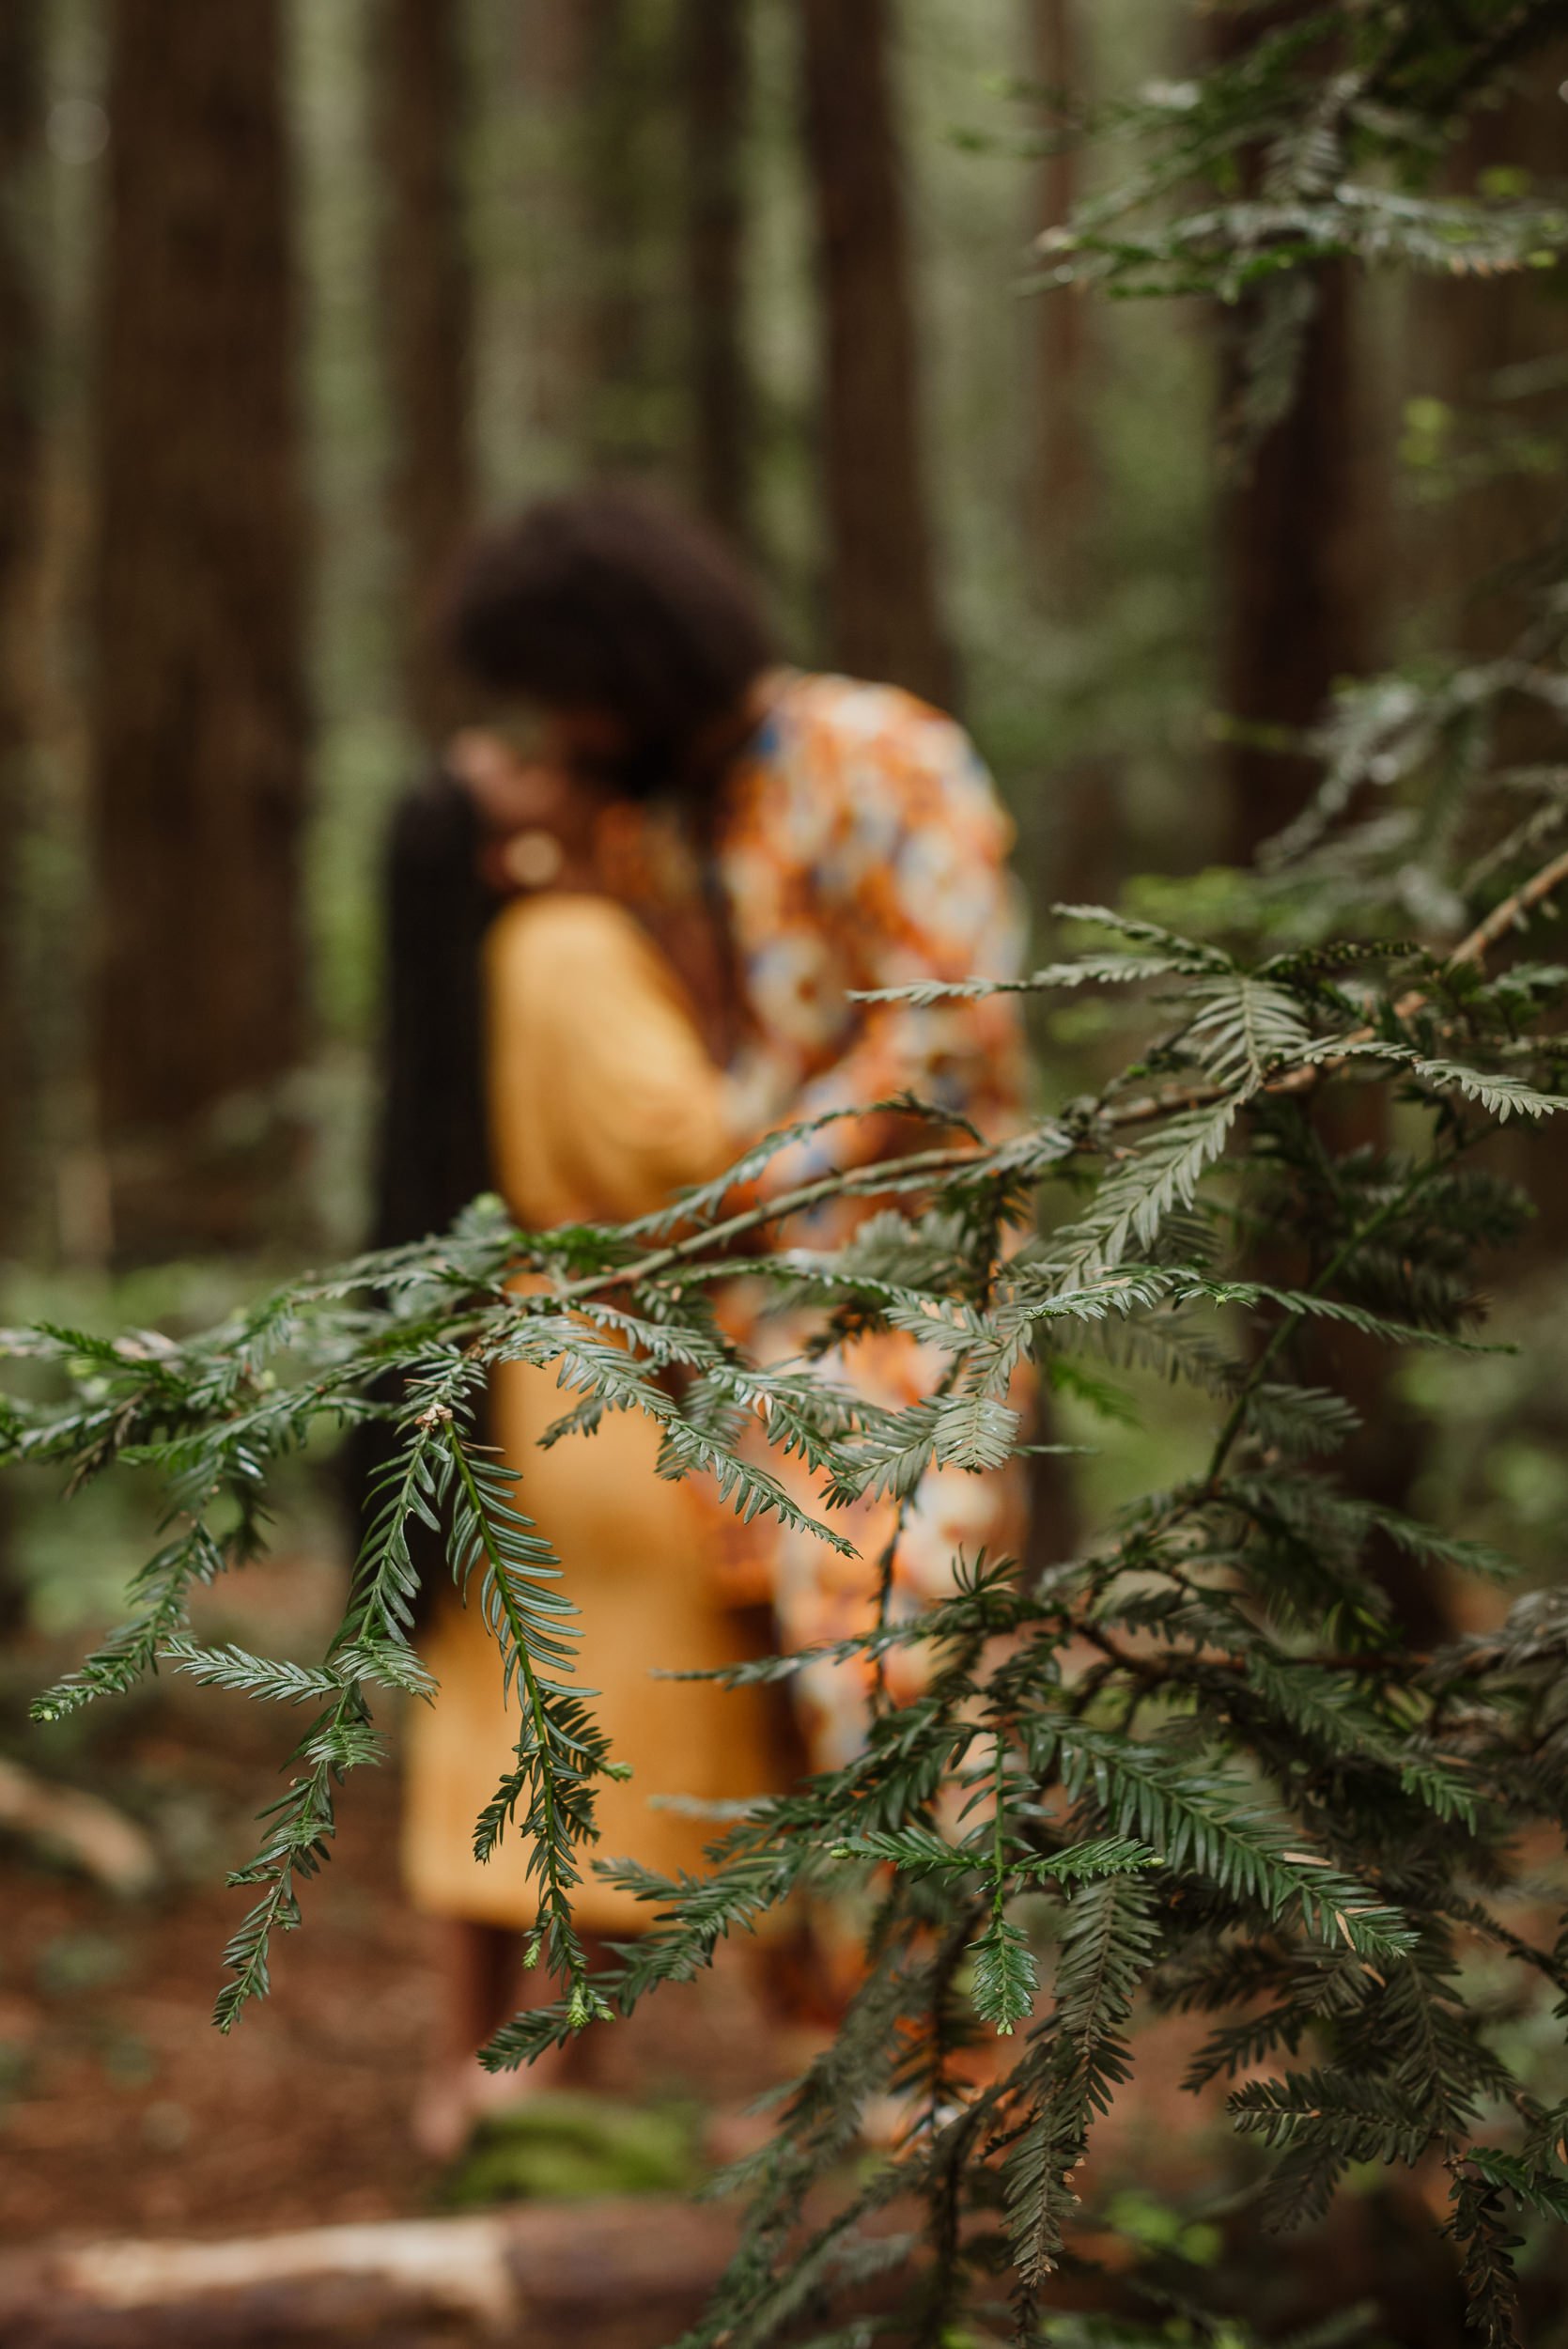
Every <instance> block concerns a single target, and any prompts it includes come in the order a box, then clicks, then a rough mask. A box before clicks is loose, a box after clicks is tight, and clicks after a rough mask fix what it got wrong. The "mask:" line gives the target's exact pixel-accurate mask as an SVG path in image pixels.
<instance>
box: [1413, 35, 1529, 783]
mask: <svg viewBox="0 0 1568 2349" xmlns="http://www.w3.org/2000/svg"><path fill="white" fill-rule="evenodd" d="M1565 77H1568V41H1560V42H1558V43H1557V44H1555V45H1554V46H1553V47H1551V48H1549V49H1545V50H1544V51H1543V52H1542V53H1541V54H1540V55H1539V56H1537V57H1535V58H1533V59H1531V61H1530V62H1529V65H1528V66H1522V67H1519V68H1516V69H1515V70H1514V74H1513V75H1512V77H1511V80H1510V83H1509V85H1508V86H1507V87H1506V88H1505V91H1504V92H1503V94H1502V95H1501V97H1500V99H1499V101H1498V103H1496V104H1494V105H1490V106H1487V107H1484V108H1481V109H1478V110H1477V111H1476V112H1475V113H1474V114H1473V115H1471V117H1469V119H1468V121H1467V125H1466V129H1465V134H1464V137H1463V138H1462V140H1461V141H1460V142H1459V143H1458V145H1457V146H1456V147H1455V148H1453V149H1452V155H1451V160H1450V163H1449V172H1448V177H1449V180H1450V184H1451V185H1452V189H1453V190H1454V192H1455V193H1461V192H1463V193H1468V192H1469V191H1470V190H1471V189H1473V188H1474V186H1475V184H1476V181H1477V179H1479V178H1480V177H1481V176H1482V175H1483V174H1484V173H1486V172H1487V171H1503V172H1525V173H1528V174H1529V178H1530V180H1531V182H1532V184H1533V187H1534V189H1535V190H1536V192H1538V193H1539V192H1541V191H1543V190H1545V189H1548V188H1550V187H1551V186H1552V185H1553V184H1554V183H1555V182H1556V181H1558V180H1560V178H1561V176H1562V173H1563V170H1564V167H1565V163H1568V138H1565V136H1564V132H1565V129H1568V124H1565V120H1564V114H1563V101H1562V96H1561V92H1562V90H1563V89H1564V88H1565V87H1568V80H1565ZM1563 297H1564V272H1562V271H1561V270H1560V269H1559V270H1556V271H1552V272H1545V271H1537V270H1512V271H1503V272H1496V273H1494V274H1492V275H1490V276H1483V275H1481V274H1480V273H1476V274H1474V275H1470V276H1442V277H1433V278H1427V279H1424V280H1422V281H1421V282H1419V283H1418V284H1417V285H1416V286H1415V288H1413V289H1412V293H1411V299H1410V310H1409V320H1408V325H1409V350H1408V356H1407V360H1406V367H1407V373H1408V380H1409V389H1410V391H1411V392H1412V393H1414V394H1416V395H1418V396H1420V397H1424V398H1432V397H1436V398H1437V399H1438V400H1440V401H1441V402H1442V403H1443V404H1444V406H1445V407H1446V408H1447V409H1448V410H1449V411H1450V412H1451V417H1452V430H1453V432H1454V433H1455V435H1456V436H1457V438H1458V439H1459V441H1460V443H1463V442H1464V440H1465V439H1466V437H1467V434H1468V433H1469V432H1471V431H1473V430H1474V429H1475V428H1477V427H1478V426H1479V427H1480V428H1481V429H1482V430H1483V432H1484V431H1485V429H1486V428H1487V427H1488V425H1492V426H1496V425H1499V424H1501V425H1505V426H1507V427H1511V428H1514V430H1515V431H1519V432H1521V433H1523V434H1525V435H1529V433H1530V432H1531V431H1532V430H1533V429H1534V428H1537V427H1539V428H1541V430H1542V431H1543V432H1544V434H1545V436H1546V437H1547V438H1548V439H1552V438H1556V437H1557V436H1559V435H1560V433H1561V430H1562V425H1563V417H1564V414H1565V413H1568V398H1565V396H1564V386H1563V381H1562V377H1561V373H1560V365H1561V361H1562V359H1563V356H1564V353H1565V352H1568V303H1565V302H1564V298H1563ZM1554 361H1555V362H1557V365H1556V366H1553V365H1552V362H1554ZM1542 362H1545V363H1546V365H1545V367H1544V368H1543V367H1542V365H1541V363H1542ZM1505 370H1508V371H1514V387H1515V388H1514V389H1513V390H1512V391H1511V393H1510V396H1509V397H1507V398H1505V399H1499V398H1498V386H1499V384H1500V383H1501V381H1503V379H1504V376H1505ZM1532 376H1533V377H1534V378H1535V381H1534V384H1533V388H1531V387H1530V384H1529V379H1530V378H1531V377H1532ZM1455 454H1456V452H1455V451H1453V450H1450V449H1444V448H1443V447H1441V446H1439V449H1438V451H1437V461H1438V463H1439V465H1441V464H1443V463H1445V462H1450V461H1452V459H1453V457H1454V455H1455ZM1555 522H1556V515H1555V513H1554V510H1553V506H1552V503H1551V502H1550V500H1544V496H1543V484H1542V478H1541V475H1540V474H1539V472H1537V471H1535V470H1533V469H1531V468H1529V467H1524V466H1511V465H1510V464H1509V463H1508V462H1507V461H1506V458H1505V459H1504V461H1503V462H1502V463H1501V464H1500V465H1498V467H1496V468H1495V469H1494V468H1491V467H1489V466H1487V465H1485V464H1483V465H1482V466H1481V467H1480V468H1478V469H1477V473H1476V477H1474V478H1473V479H1471V480H1469V481H1467V483H1465V485H1464V486H1463V487H1462V488H1460V489H1458V490H1457V491H1456V492H1455V493H1453V494H1452V495H1445V496H1443V497H1442V498H1441V499H1440V500H1438V501H1437V502H1436V503H1435V504H1433V505H1431V506H1427V507H1425V508H1424V509H1423V510H1422V511H1421V513H1420V515H1419V517H1418V520H1417V525H1416V528H1415V530H1414V531H1413V532H1412V534H1411V537H1412V539H1413V541H1414V543H1413V546H1412V550H1411V552H1412V554H1413V557H1414V560H1415V563H1416V565H1417V566H1418V567H1419V576H1420V580H1421V587H1422V590H1423V593H1424V595H1425V596H1426V598H1427V599H1432V596H1433V591H1434V587H1436V593H1437V599H1438V612H1439V616H1438V619H1437V622H1436V626H1437V629H1438V630H1439V631H1440V642H1441V644H1442V646H1443V647H1444V649H1446V650H1452V649H1453V648H1454V647H1455V646H1459V647H1461V648H1463V649H1464V650H1466V651H1468V652H1472V653H1474V654H1476V655H1478V656H1481V657H1485V656H1489V655H1492V654H1496V653H1500V652H1502V651H1504V650H1505V649H1506V648H1507V647H1508V646H1510V645H1511V644H1513V642H1514V639H1515V638H1516V636H1517V634H1518V632H1519V630H1520V628H1521V626H1522V625H1523V624H1524V621H1525V619H1526V616H1527V612H1526V607H1527V605H1528V602H1529V598H1530V596H1531V594H1532V592H1533V587H1534V582H1533V581H1532V580H1531V579H1530V578H1529V576H1528V574H1527V575H1526V576H1524V577H1522V578H1521V579H1520V581H1519V582H1518V583H1517V586H1518V587H1522V588H1523V590H1524V593H1523V595H1521V594H1520V593H1518V592H1514V593H1509V592H1506V590H1504V589H1503V588H1502V585H1501V575H1502V574H1504V573H1505V572H1506V571H1507V570H1508V569H1509V568H1510V567H1511V566H1513V565H1516V564H1520V563H1524V562H1525V561H1526V559H1527V558H1528V557H1529V555H1530V554H1532V553H1535V552H1539V551H1540V545H1541V541H1542V539H1543V537H1545V536H1546V535H1547V534H1548V533H1549V532H1550V531H1551V530H1552V529H1553V528H1554V527H1555ZM1521 716H1522V713H1521ZM1514 723H1519V721H1518V720H1517V719H1515V720H1514ZM1521 730H1522V733H1523V735H1524V738H1525V739H1521V740H1520V741H1518V742H1517V744H1516V745H1515V744H1511V745H1510V751H1511V754H1517V755H1518V756H1520V757H1521V758H1530V757H1548V756H1551V755H1554V753H1553V752H1552V751H1551V750H1549V749H1548V748H1547V746H1546V744H1545V741H1544V740H1543V739H1541V736H1542V732H1543V729H1542V727H1541V724H1540V722H1539V721H1535V722H1533V723H1532V722H1530V721H1525V722H1524V724H1523V727H1522V729H1521ZM1556 730H1557V722H1556V721H1555V719H1552V720H1547V721H1546V723H1545V733H1546V734H1550V735H1555V733H1556ZM1532 733H1533V735H1534V736H1535V738H1536V739H1534V740H1533V741H1531V740H1530V739H1529V737H1530V735H1531V734H1532Z"/></svg>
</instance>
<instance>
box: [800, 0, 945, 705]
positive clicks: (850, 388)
mask: <svg viewBox="0 0 1568 2349" xmlns="http://www.w3.org/2000/svg"><path fill="white" fill-rule="evenodd" d="M891 23H892V18H891V13H890V7H889V0H855V4H854V6H853V7H846V6H845V5H844V0H800V28H801V37H802V82H803V98H804V106H803V112H804V123H805V143H806V152H807V158H808V161H809V163H810V168H811V176H812V184H813V192H814V196H815V211H816V229H817V249H818V261H819V272H820V278H821V302H822V316H823V368H822V435H823V457H824V471H825V476H826V485H825V486H826V503H827V514H828V536H829V554H828V605H829V620H830V631H831V655H832V657H833V659H834V660H836V661H840V662H842V663H843V665H844V666H845V667H846V668H847V669H850V670H853V671H856V672H858V673H859V674H860V675H862V676H865V677H879V678H881V677H885V678H888V679H890V680H891V681H892V682H893V683H894V684H898V685H907V686H908V687H910V688H911V689H912V690H913V691H914V692H917V693H924V694H925V695H926V696H927V697H928V698H929V699H931V700H933V701H936V702H941V703H947V702H950V701H951V700H952V698H953V692H954V683H955V675H954V661H953V653H952V648H951V646H950V645H949V642H948V638H947V634H946V631H945V630H944V628H943V625H942V618H941V613H940V609H939V601H938V596H937V583H936V570H935V560H934V551H933V542H932V530H931V521H930V512H929V505H928V496H927V489H926V478H925V466H924V453H923V450H922V445H921V401H920V354H919V349H918V343H917V337H916V333H915V312H914V289H913V270H912V263H911V257H910V252H909V239H908V226H907V223H906V220H905V211H904V200H903V186H902V158H901V153H900V142H899V136H898V127H897V122H896V119H895V116H894V108H893V69H892V59H891V56H890V54H889V52H890V26H891Z"/></svg>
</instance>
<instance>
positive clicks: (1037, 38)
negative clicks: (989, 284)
mask: <svg viewBox="0 0 1568 2349" xmlns="http://www.w3.org/2000/svg"><path fill="white" fill-rule="evenodd" d="M1024 8H1025V16H1026V28H1025V29H1026V32H1027V35H1028V54H1029V67H1030V72H1031V75H1032V79H1033V80H1034V81H1035V82H1036V83H1038V85H1039V86H1040V88H1041V90H1042V91H1043V92H1044V93H1045V104H1044V107H1043V108H1042V119H1041V122H1040V128H1041V130H1042V131H1044V132H1047V133H1050V132H1062V131H1064V130H1065V129H1066V128H1067V126H1068V124H1069V123H1070V121H1071V119H1072V115H1071V110H1070V101H1074V100H1076V99H1078V98H1079V97H1080V95H1081V93H1082V89H1083V83H1084V60H1083V25H1082V23H1081V21H1080V13H1079V8H1078V7H1077V6H1076V5H1075V0H1024ZM1077 179H1078V163H1077V157H1076V156H1075V154H1074V152H1073V150H1072V148H1071V147H1069V146H1065V145H1063V146H1062V147H1061V148H1058V150H1057V151H1056V152H1055V153H1054V154H1050V155H1047V156H1044V157H1043V158H1042V159H1041V162H1040V164H1039V167H1038V169H1037V171H1036V172H1035V174H1034V177H1033V184H1032V188H1031V191H1030V222H1029V231H1030V235H1031V237H1032V238H1036V237H1039V236H1041V235H1043V234H1044V233H1045V232H1046V231H1047V230H1048V229H1051V228H1058V227H1060V226H1062V225H1063V222H1065V221H1066V220H1067V219H1068V218H1069V217H1070V216H1071V213H1072V210H1073V206H1074V204H1075V202H1076V201H1077V196H1078V186H1077ZM1025 317H1026V319H1027V320H1028V325H1029V332H1030V345H1031V348H1030V353H1029V358H1030V365H1029V367H1028V381H1029V400H1030V413H1029V428H1028V443H1027V449H1028V476H1027V480H1026V483H1025V499H1024V518H1025V526H1026V529H1027V532H1028V537H1029V549H1030V554H1031V558H1032V560H1031V568H1032V572H1033V575H1034V579H1035V582H1036V584H1037V585H1038V587H1039V589H1040V591H1041V593H1042V594H1043V596H1044V597H1045V599H1046V601H1047V603H1048V606H1049V608H1050V609H1051V610H1052V611H1053V612H1055V613H1057V614H1061V615H1062V616H1063V617H1071V616H1073V615H1075V614H1079V613H1081V610H1082V603H1083V596H1084V591H1085V589H1086V586H1087V584H1088V580H1089V574H1090V565H1089V544H1088V541H1089V529H1090V522H1091V519H1092V516H1093V512H1094V499H1095V489H1096V480H1095V474H1096V466H1095V451H1094V434H1093V432H1092V430H1091V428H1090V422H1089V372H1090V356H1091V313H1090V309H1089V305H1088V303H1086V302H1085V301H1084V300H1083V299H1082V298H1081V295H1080V293H1079V289H1078V288H1073V289H1071V290H1063V291H1062V292H1054V293H1053V292H1046V293H1041V294H1036V295H1035V296H1033V297H1032V300H1031V301H1030V302H1029V303H1027V304H1026V306H1025Z"/></svg>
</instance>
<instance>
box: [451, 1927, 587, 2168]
mask: <svg viewBox="0 0 1568 2349" xmlns="http://www.w3.org/2000/svg"><path fill="white" fill-rule="evenodd" d="M441 1935H442V1940H441V1969H442V1976H443V1978H444V1997H443V1999H442V2024H441V2029H440V2033H439V2036H438V2041H437V2046H436V2049H435V2052H434V2056H433V2059H432V2061H431V2063H430V2066H429V2069H428V2070H427V2073H426V2076H425V2078H424V2081H423V2082H422V2084H421V2087H420V2091H419V2095H418V2099H417V2101H416V2103H415V2107H414V2117H413V2133H414V2141H415V2143H416V2144H417V2145H418V2146H419V2148H420V2151H421V2152H422V2153H425V2154H427V2155H429V2156H430V2158H431V2159H432V2160H434V2161H450V2160H451V2159H452V2158H453V2157H454V2155H457V2154H458V2153H460V2152H461V2151H462V2148H463V2146H464V2144H465V2143H466V2141H467V2139H468V2136H469V2132H470V2130H471V2129H472V2128H473V2126H474V2122H475V2121H476V2120H477V2118H478V2117H479V2115H480V2113H481V2112H483V2111H485V2110H487V2109H489V2108H494V2107H495V2106H497V2105H509V2104H517V2103H520V2101H521V2100H522V2099H523V2098H524V2097H526V2096H529V2095H531V2094H537V2093H538V2092H540V2091H541V2090H546V2089H550V2088H554V2087H558V2086H559V2085H560V2083H561V2081H562V2080H563V2078H564V2077H567V2072H568V2069H569V2067H570V2064H571V2058H572V2054H573V2050H572V2049H570V2048H565V2047H560V2048H551V2049H550V2050H549V2051H548V2052H547V2053H546V2054H545V2055H543V2056H541V2057H540V2058H539V2060H538V2061H537V2062H536V2063H534V2064H531V2065H530V2066H529V2068H528V2069H527V2070H526V2071H524V2072H503V2073H489V2072H486V2071H484V2070H483V2069H482V2068H481V2066H480V2065H479V2064H478V2063H477V2062H476V2061H475V2060H474V2059H475V2055H476V2053H477V2050H478V2049H479V2048H480V2047H482V2046H484V2045H485V2043H486V2041H487V2040H488V2039H489V2038H491V2037H492V2036H493V2035H494V2033H495V2032H496V2031H497V2030H499V2029H500V2027H501V2025H502V2024H503V2023H504V2022H505V2020H506V2019H507V2017H508V2015H512V2014H515V2013H516V2011H517V2009H518V2007H519V2006H520V2005H523V2006H533V2005H536V2004H542V2003H544V2001H545V1999H547V1998H550V1997H553V1996H554V1985H553V1984H552V1983H551V1982H550V1981H549V1978H548V1977H546V1978H545V1979H544V1980H542V1981H541V1979H540V1977H539V1975H538V1974H537V1973H525V1972H524V1971H523V1970H522V1968H521V1965H520V1952H521V1941H520V1936H519V1935H517V1934H516V1933H509V1932H505V1931H504V1930H503V1929H502V1928H500V1927H499V1926H496V1925H484V1924H476V1923H474V1922H473V1921H472V1920H470V1919H468V1918H461V1917H453V1918H447V1919H444V1920H443V1921H442V1927H441Z"/></svg>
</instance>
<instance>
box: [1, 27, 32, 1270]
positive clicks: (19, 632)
mask: <svg viewBox="0 0 1568 2349" xmlns="http://www.w3.org/2000/svg"><path fill="white" fill-rule="evenodd" d="M41 30H42V24H41V14H40V9H39V0H9V5H8V6H7V7H6V8H3V9H0V1257H4V1256H5V1255H7V1254H8V1253H9V1252H11V1249H12V1247H13V1246H14V1245H15V1244H16V1242H17V1239H18V1236H19V1234H20V1232H21V1230H22V1220H23V1189H24V1185H25V1179H26V1164H25V1161H26V1157H27V1152H26V1148H25V1143H24V1135H25V1133H26V1131H27V1129H28V1127H29V1125H30V1122H31V1121H30V1118H29V1114H28V1112H29V1104H30V1098H31V1096H32V1093H33V1089H34V1079H35V1077H36V1073H37V1072H36V1071H35V1070H34V1069H33V1068H32V1067H31V1066H30V1063H29V1054H28V1051H27V1047H26V1035H27V1021H26V1019H25V1018H24V1012H23V1001H22V997H23V968H22V952H21V914H22V907H21V903H20V894H19V888H20V884H19V873H20V869H21V863H22V854H23V840H24V836H25V832H26V829H27V803H28V797H29V772H28V750H29V744H30V737H31V733H32V727H31V724H30V721H29V698H30V697H29V695H28V692H27V688H26V684H25V672H26V665H27V656H28V639H29V637H30V635H31V633H32V629H31V621H32V615H33V607H34V587H35V570H36V560H37V552H38V543H37V542H38V528H39V466H40V463H41V460H42V428H41V413H40V402H41V383H40V381H39V377H40V370H41V360H42V350H41V344H42V319H41V316H40V304H39V285H38V278H37V273H36V260H35V256H34V254H33V252H32V250H31V241H30V239H29V236H28V211H29V197H30V194H31V181H32V179H33V176H34V173H35V171H36V168H37V164H38V160H39V158H38V145H39V104H40V100H41V81H42V76H41V70H40V65H41V59H40V47H41Z"/></svg>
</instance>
